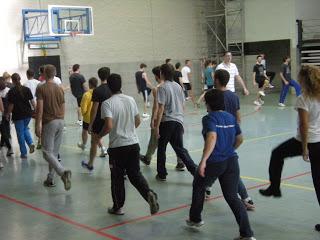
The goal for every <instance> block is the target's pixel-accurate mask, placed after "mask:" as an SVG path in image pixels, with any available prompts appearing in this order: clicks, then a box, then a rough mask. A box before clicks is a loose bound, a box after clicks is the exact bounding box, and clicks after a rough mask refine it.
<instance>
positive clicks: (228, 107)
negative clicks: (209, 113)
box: [223, 90, 240, 118]
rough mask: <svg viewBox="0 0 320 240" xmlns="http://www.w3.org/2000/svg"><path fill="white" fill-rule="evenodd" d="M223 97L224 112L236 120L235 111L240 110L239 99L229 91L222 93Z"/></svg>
mask: <svg viewBox="0 0 320 240" xmlns="http://www.w3.org/2000/svg"><path fill="white" fill-rule="evenodd" d="M223 96H224V107H225V109H224V110H225V111H226V112H228V113H231V114H232V115H233V116H234V117H235V118H237V111H239V110H240V101H239V97H238V96H237V95H236V94H235V93H234V92H231V91H229V90H227V91H225V92H223Z"/></svg>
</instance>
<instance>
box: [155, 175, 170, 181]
mask: <svg viewBox="0 0 320 240" xmlns="http://www.w3.org/2000/svg"><path fill="white" fill-rule="evenodd" d="M156 180H157V181H160V182H165V181H167V177H160V176H159V174H157V175H156Z"/></svg>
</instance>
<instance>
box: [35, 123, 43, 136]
mask: <svg viewBox="0 0 320 240" xmlns="http://www.w3.org/2000/svg"><path fill="white" fill-rule="evenodd" d="M41 131H42V127H41V126H36V131H35V133H36V136H37V137H38V138H41Z"/></svg>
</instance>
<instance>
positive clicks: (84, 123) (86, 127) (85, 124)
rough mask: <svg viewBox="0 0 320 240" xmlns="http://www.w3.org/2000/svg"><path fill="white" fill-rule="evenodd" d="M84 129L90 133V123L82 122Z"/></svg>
mask: <svg viewBox="0 0 320 240" xmlns="http://www.w3.org/2000/svg"><path fill="white" fill-rule="evenodd" d="M82 129H83V130H86V131H88V129H89V123H86V122H82Z"/></svg>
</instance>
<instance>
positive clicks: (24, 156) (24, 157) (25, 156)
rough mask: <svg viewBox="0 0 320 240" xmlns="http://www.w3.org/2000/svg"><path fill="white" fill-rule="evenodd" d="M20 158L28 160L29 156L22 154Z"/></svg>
mask: <svg viewBox="0 0 320 240" xmlns="http://www.w3.org/2000/svg"><path fill="white" fill-rule="evenodd" d="M20 158H22V159H27V158H28V156H27V154H26V155H23V154H21V155H20Z"/></svg>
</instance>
